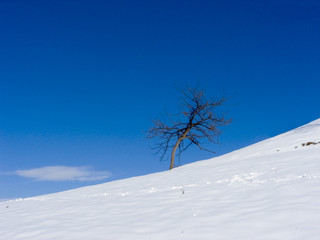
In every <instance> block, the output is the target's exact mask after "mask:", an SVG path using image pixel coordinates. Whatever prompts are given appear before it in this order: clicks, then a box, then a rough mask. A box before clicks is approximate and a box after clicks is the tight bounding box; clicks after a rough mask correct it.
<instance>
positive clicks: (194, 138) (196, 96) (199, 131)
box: [147, 88, 230, 169]
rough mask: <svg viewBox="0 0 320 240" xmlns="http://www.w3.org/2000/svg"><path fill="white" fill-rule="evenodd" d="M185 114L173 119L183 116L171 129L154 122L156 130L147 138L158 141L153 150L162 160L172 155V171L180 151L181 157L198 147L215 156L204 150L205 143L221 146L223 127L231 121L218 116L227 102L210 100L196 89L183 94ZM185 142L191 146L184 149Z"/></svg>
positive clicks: (172, 124)
mask: <svg viewBox="0 0 320 240" xmlns="http://www.w3.org/2000/svg"><path fill="white" fill-rule="evenodd" d="M182 96H183V107H184V109H183V111H181V113H178V114H174V115H170V116H171V117H173V116H175V117H179V116H182V117H183V119H184V121H183V120H179V119H178V120H177V121H173V122H172V123H171V125H169V126H168V125H166V124H165V123H163V122H161V121H160V120H157V121H154V122H153V123H154V126H153V127H152V128H151V129H150V130H149V131H148V135H147V137H148V138H151V139H154V138H155V139H157V142H156V143H155V145H154V147H153V150H155V153H156V154H159V155H160V159H163V158H164V157H165V156H166V154H167V153H168V151H169V149H172V152H171V163H170V169H171V168H173V166H174V156H175V152H176V150H178V153H177V154H178V156H179V157H180V155H181V153H182V152H184V151H186V150H187V149H188V148H189V147H190V146H192V145H196V146H197V147H198V148H199V149H201V150H205V151H208V152H212V153H214V152H213V151H211V150H208V149H206V148H204V147H203V146H202V141H209V142H212V143H218V142H219V141H218V140H219V136H220V134H221V133H222V131H221V129H220V127H222V126H225V125H228V124H229V123H230V120H227V119H226V118H225V117H224V116H218V114H217V113H216V107H219V106H222V105H223V104H224V103H225V102H226V101H227V99H225V98H221V99H219V100H216V101H214V100H208V99H206V98H205V95H204V92H203V91H202V90H198V89H196V88H191V89H188V90H187V91H185V92H182ZM185 140H188V144H187V145H186V146H185V145H184V144H185Z"/></svg>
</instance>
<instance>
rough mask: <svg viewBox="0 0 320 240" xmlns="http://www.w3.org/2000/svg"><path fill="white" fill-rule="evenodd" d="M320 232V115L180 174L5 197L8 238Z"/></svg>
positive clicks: (0, 235)
mask: <svg viewBox="0 0 320 240" xmlns="http://www.w3.org/2000/svg"><path fill="white" fill-rule="evenodd" d="M319 236H320V119H319V120H316V121H314V122H311V123H309V124H307V125H304V126H302V127H300V128H297V129H294V130H292V131H289V132H287V133H284V134H281V135H279V136H277V137H274V138H270V139H268V140H265V141H262V142H260V143H257V144H254V145H251V146H249V147H246V148H243V149H241V150H238V151H235V152H232V153H229V154H226V155H223V156H220V157H216V158H213V159H210V160H206V161H200V162H196V163H193V164H189V165H185V166H182V167H179V168H175V169H173V170H171V171H166V172H160V173H155V174H150V175H146V176H142V177H136V178H130V179H125V180H121V181H114V182H109V183H105V184H100V185H96V186H91V187H85V188H80V189H75V190H72V191H67V192H61V193H56V194H51V195H45V196H39V197H34V198H28V199H17V200H12V201H6V202H0V239H6V240H16V239H21V240H29V239H30V240H31V239H32V240H47V239H52V240H57V239H74V240H79V239H94V240H100V239H101V240H102V239H103V240H130V239H133V240H147V239H152V240H170V239H172V240H178V239H189V240H213V239H215V240H223V239H228V240H235V239H237V240H239V239H246V240H250V239H255V240H257V239H266V240H273V239H279V240H280V239H281V240H286V239H287V240H294V239H299V240H300V239H308V240H310V239H314V240H315V239H319Z"/></svg>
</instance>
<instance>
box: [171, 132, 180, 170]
mask: <svg viewBox="0 0 320 240" xmlns="http://www.w3.org/2000/svg"><path fill="white" fill-rule="evenodd" d="M180 142H181V138H179V139H178V141H177V142H176V144H175V145H174V147H173V149H172V152H171V162H170V167H169V170H171V169H172V168H173V167H174V157H175V156H176V150H177V149H178V147H179V145H180Z"/></svg>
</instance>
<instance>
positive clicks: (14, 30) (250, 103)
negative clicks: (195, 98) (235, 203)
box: [0, 0, 320, 199]
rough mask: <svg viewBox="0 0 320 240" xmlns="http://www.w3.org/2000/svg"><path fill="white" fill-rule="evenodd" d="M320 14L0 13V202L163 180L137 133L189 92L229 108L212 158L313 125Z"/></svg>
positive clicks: (99, 4) (189, 4)
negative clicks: (149, 177) (145, 178)
mask: <svg viewBox="0 0 320 240" xmlns="http://www.w3.org/2000/svg"><path fill="white" fill-rule="evenodd" d="M319 12H320V2H319V1H312V0H310V1H297V0H286V1H284V0H270V1H172V0H170V1H163V0H162V1H121V0H114V1H113V0H108V1H102V0H90V1H89V0H87V1H84V0H61V1H54V0H53V1H42V0H37V1H35V0H30V1H23V0H21V1H16V0H10V1H7V0H5V1H0V199H6V198H17V197H28V196H33V195H39V194H45V193H51V192H56V191H62V190H66V189H70V188H74V187H80V186H85V185H91V184H97V183H101V182H106V181H111V180H116V179H121V178H127V177H131V176H137V175H142V174H147V173H153V172H156V171H163V170H167V168H168V165H169V162H168V161H167V162H159V161H158V159H157V157H156V156H154V155H153V154H152V151H151V150H150V148H149V142H148V141H147V140H146V139H145V133H144V131H145V130H148V129H149V128H150V127H151V125H152V120H153V119H156V118H162V116H164V115H165V113H166V112H168V113H175V112H176V111H177V110H178V108H177V104H178V102H179V94H178V92H177V90H179V89H181V88H185V87H188V86H194V85H197V84H198V85H200V86H201V87H203V88H204V89H205V92H206V94H207V95H208V96H213V97H219V96H223V95H225V96H227V97H230V98H231V99H230V101H229V102H228V103H227V105H226V107H225V108H224V109H223V110H224V111H226V112H228V116H229V117H230V118H232V119H233V123H232V124H231V125H230V126H229V127H227V128H225V129H224V133H223V135H222V136H221V145H212V146H211V148H212V149H213V150H215V151H216V152H217V155H219V154H223V153H226V152H229V151H232V150H235V149H238V148H241V147H244V146H246V145H248V144H251V143H254V142H257V141H259V140H262V139H265V138H268V137H271V136H274V135H277V134H279V133H282V132H284V131H287V130H290V129H292V128H295V127H298V126H300V125H302V124H306V123H308V122H310V121H312V120H315V119H317V118H319V117H320V114H319V106H318V105H319V92H320V78H319V77H320V72H319V71H320V14H319ZM214 156H215V155H212V154H210V153H206V152H199V151H197V150H196V149H194V150H191V151H190V152H187V153H186V154H185V155H184V156H183V159H182V162H181V163H182V164H185V163H189V162H193V161H196V160H202V159H206V158H210V157H214ZM53 166H60V167H61V168H60V169H58V168H48V167H53ZM59 174H60V175H59ZM212 174H214V173H212ZM107 177H108V178H107ZM70 179H71V180H70Z"/></svg>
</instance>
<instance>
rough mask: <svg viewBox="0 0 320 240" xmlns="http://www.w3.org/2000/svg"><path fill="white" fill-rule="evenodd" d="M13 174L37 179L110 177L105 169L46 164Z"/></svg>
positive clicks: (56, 179)
mask: <svg viewBox="0 0 320 240" xmlns="http://www.w3.org/2000/svg"><path fill="white" fill-rule="evenodd" d="M13 174H15V175H18V176H20V177H27V178H34V179H36V180H38V181H94V180H102V179H106V178H108V177H110V175H111V173H110V172H107V171H93V170H92V168H90V167H67V166H48V167H41V168H34V169H29V170H17V171H15V172H13Z"/></svg>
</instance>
